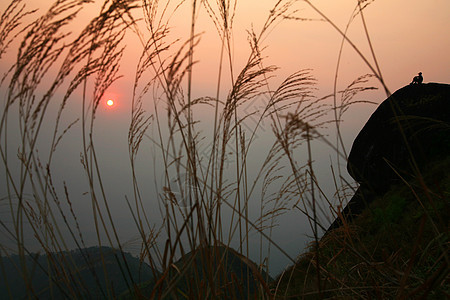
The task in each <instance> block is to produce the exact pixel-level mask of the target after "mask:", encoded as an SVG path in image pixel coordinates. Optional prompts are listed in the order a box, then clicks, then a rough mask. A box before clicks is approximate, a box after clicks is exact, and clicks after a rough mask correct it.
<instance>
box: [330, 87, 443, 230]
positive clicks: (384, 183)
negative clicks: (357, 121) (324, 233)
mask: <svg viewBox="0 0 450 300" xmlns="http://www.w3.org/2000/svg"><path fill="white" fill-rule="evenodd" d="M449 154H450V85H448V84H439V83H428V84H416V85H408V86H405V87H403V88H401V89H399V90H398V91H396V92H395V93H394V94H392V95H391V96H390V97H389V98H387V99H386V100H385V101H384V102H383V103H381V104H380V106H379V107H378V108H377V109H376V111H375V112H374V113H373V114H372V116H371V117H370V118H369V120H368V121H367V123H366V124H365V126H364V127H363V129H362V130H361V131H360V133H359V134H358V136H357V137H356V139H355V141H354V142H353V146H352V149H351V151H350V154H349V157H348V164H347V169H348V172H349V173H350V175H351V176H352V177H353V178H354V179H355V180H356V181H357V182H358V183H359V184H360V187H359V189H358V191H357V192H356V193H355V195H354V197H353V198H352V199H351V200H350V202H349V203H348V205H347V207H346V208H345V209H344V211H343V216H344V217H346V218H352V217H354V216H355V215H357V214H359V213H360V212H361V211H362V210H363V209H364V208H365V207H366V206H367V204H368V203H370V201H371V199H372V198H373V197H374V196H376V195H380V194H382V193H384V192H386V191H387V190H388V189H389V187H390V186H391V185H392V184H395V183H397V182H400V181H401V180H402V179H405V180H407V179H410V178H412V177H414V176H416V175H417V174H418V173H417V172H419V171H420V170H421V169H423V168H424V167H425V166H426V165H427V164H428V163H429V162H431V161H436V160H439V159H442V158H443V157H446V156H448V155H449ZM340 224H341V220H339V219H337V220H336V221H335V222H334V223H333V224H332V225H331V226H330V229H333V228H336V227H339V226H340Z"/></svg>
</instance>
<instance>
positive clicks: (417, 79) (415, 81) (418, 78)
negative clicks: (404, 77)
mask: <svg viewBox="0 0 450 300" xmlns="http://www.w3.org/2000/svg"><path fill="white" fill-rule="evenodd" d="M422 81H423V77H422V72H419V75H417V76H414V78H413V80H412V82H411V84H421V83H422Z"/></svg>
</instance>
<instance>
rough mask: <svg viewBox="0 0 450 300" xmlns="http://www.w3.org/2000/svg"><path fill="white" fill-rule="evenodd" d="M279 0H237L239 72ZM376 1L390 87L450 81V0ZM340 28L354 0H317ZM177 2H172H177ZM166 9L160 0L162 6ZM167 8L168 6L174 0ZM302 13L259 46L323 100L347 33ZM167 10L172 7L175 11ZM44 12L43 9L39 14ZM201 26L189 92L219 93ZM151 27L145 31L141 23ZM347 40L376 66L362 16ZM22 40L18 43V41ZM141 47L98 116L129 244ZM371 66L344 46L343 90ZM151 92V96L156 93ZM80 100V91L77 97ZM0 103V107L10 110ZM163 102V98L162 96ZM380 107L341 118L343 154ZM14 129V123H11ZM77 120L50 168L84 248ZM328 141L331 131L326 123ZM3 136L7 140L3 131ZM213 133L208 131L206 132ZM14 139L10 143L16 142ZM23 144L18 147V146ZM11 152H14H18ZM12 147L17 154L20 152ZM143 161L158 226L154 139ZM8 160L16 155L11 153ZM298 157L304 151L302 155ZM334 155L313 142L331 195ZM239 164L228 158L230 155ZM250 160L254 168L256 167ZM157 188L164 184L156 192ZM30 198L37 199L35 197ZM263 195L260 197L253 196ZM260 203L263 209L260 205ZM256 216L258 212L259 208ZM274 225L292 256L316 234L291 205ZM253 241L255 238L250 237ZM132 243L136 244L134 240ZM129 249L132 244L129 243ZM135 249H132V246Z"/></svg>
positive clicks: (91, 240)
mask: <svg viewBox="0 0 450 300" xmlns="http://www.w3.org/2000/svg"><path fill="white" fill-rule="evenodd" d="M5 2H7V1H2V3H0V11H4V9H5V7H6V3H5ZM41 2H42V1H37V0H29V1H25V3H27V5H28V7H30V8H40V9H43V8H42V5H41ZM160 2H163V1H160ZM275 2H276V1H267V0H264V1H261V0H252V1H251V0H242V1H238V3H237V7H236V13H235V18H234V23H233V35H232V61H233V71H234V74H232V75H233V76H234V78H235V77H236V76H237V74H238V72H239V71H240V69H241V68H242V67H243V65H244V63H245V62H246V61H247V59H248V55H249V53H250V49H249V45H248V42H247V38H248V30H250V29H251V28H253V29H254V30H255V32H259V31H260V29H261V26H262V25H263V23H264V21H265V19H266V18H267V15H268V13H269V11H270V9H271V8H272V7H273V5H274V4H275ZM366 2H370V5H369V6H368V7H367V8H366V9H365V10H364V12H365V14H364V16H365V21H366V24H367V27H368V32H369V34H370V38H371V42H372V45H373V49H374V50H375V53H376V57H377V59H378V63H379V67H380V69H381V71H382V75H383V77H384V80H385V82H386V85H387V87H388V88H389V90H390V91H391V92H394V91H395V90H397V89H399V88H401V87H402V86H404V85H406V84H409V82H410V81H411V79H412V77H413V76H414V75H416V74H417V73H418V72H419V71H420V72H422V73H423V76H424V81H425V82H443V83H448V82H449V79H450V59H449V58H448V54H449V53H450V38H449V28H450V1H448V0H428V1H419V0H396V1H392V0H376V1H366ZM312 3H313V4H314V5H316V6H317V8H318V9H320V10H321V11H322V12H323V13H324V14H325V15H326V16H327V17H328V18H330V19H331V20H332V21H333V22H334V23H335V24H336V26H337V27H339V28H340V29H341V30H345V27H346V25H347V23H348V21H349V18H350V17H351V16H352V13H353V11H354V9H355V5H356V3H357V2H356V1H353V0H342V1H330V0H317V1H312ZM175 4H176V3H175V2H174V4H173V5H172V6H173V7H174V5H175ZM160 5H161V6H162V4H160ZM172 6H171V7H172ZM294 7H295V9H296V12H295V13H294V14H293V15H292V16H293V17H297V18H305V19H311V20H309V21H298V20H283V22H280V23H279V24H277V25H276V26H275V27H274V28H273V29H272V30H271V31H270V33H269V34H268V35H266V36H265V38H264V40H263V45H264V46H266V47H267V48H266V49H265V50H264V52H263V54H264V55H265V56H266V59H265V61H264V63H265V65H276V66H278V67H279V70H277V71H276V72H275V73H274V74H275V75H276V77H275V78H274V79H273V80H272V84H273V86H271V88H275V87H276V85H277V84H279V83H280V82H281V81H282V80H283V79H284V78H286V77H287V76H288V75H289V74H292V73H294V72H296V71H298V70H300V69H312V71H311V73H312V75H314V76H315V77H316V78H317V80H318V83H317V92H316V95H317V96H318V97H322V96H325V95H328V94H330V93H332V92H333V82H334V78H335V71H336V64H337V58H338V53H339V48H340V44H341V41H342V37H341V36H340V34H339V33H338V32H337V31H336V29H334V28H333V27H332V26H331V25H330V24H329V23H327V22H323V21H321V20H320V19H321V17H320V16H319V15H318V14H317V13H315V12H314V11H313V10H312V8H311V7H309V6H308V5H307V4H306V3H304V2H303V1H298V3H296V4H295V6H294ZM96 9H98V5H97V6H96V5H91V8H90V9H88V10H86V11H85V12H83V14H82V17H80V19H79V21H78V22H77V23H76V24H77V25H76V26H74V27H73V28H71V30H73V31H74V33H77V32H79V30H81V28H83V26H84V25H83V26H81V25H80V24H83V22H85V21H87V20H88V17H89V16H93V15H95V13H96ZM190 9H191V6H190V1H187V2H186V3H185V4H184V5H182V6H181V7H180V8H179V9H178V10H177V11H176V12H175V13H174V14H173V15H171V19H170V24H171V27H172V29H171V33H170V35H169V36H168V38H169V39H172V40H176V39H180V40H181V42H184V41H185V40H186V39H187V37H188V35H189V30H190V22H191V20H190V18H191V16H190ZM169 11H170V9H169ZM39 13H40V12H38V14H39ZM196 26H197V27H196V31H197V32H198V33H201V39H200V44H199V45H198V46H197V50H196V52H195V56H194V59H195V60H196V61H197V63H196V65H195V66H194V76H193V91H192V92H193V95H194V97H200V96H211V97H215V95H216V85H217V78H218V72H219V71H218V70H219V62H218V60H219V57H220V39H219V37H218V35H217V31H216V28H215V27H214V25H213V23H212V22H211V20H210V19H209V17H208V15H207V13H206V11H205V10H204V8H200V11H199V14H198V20H197V25H196ZM142 30H143V31H145V30H144V29H142ZM348 37H349V38H350V39H351V40H352V41H353V42H354V43H355V44H356V46H357V47H358V48H359V49H360V50H361V52H362V53H363V54H364V55H365V56H366V57H367V59H368V60H369V61H370V63H372V64H373V59H372V57H371V54H370V51H369V47H368V43H367V39H366V36H365V34H364V31H363V27H362V23H361V18H360V17H359V16H357V17H356V18H355V20H354V21H353V22H352V24H351V26H350V28H349V31H348ZM14 45H15V46H17V44H14ZM141 51H142V45H141V43H140V42H139V40H138V39H137V37H136V36H135V35H133V34H130V35H129V36H128V37H127V49H126V52H125V55H124V58H123V62H122V64H121V69H120V73H121V74H122V75H123V77H122V78H121V79H119V80H118V81H116V82H115V83H114V84H113V85H112V86H111V87H110V88H109V89H108V90H107V91H106V94H105V97H104V98H105V100H106V99H109V98H111V99H114V101H115V105H114V106H113V107H111V108H109V107H107V106H106V105H104V103H102V105H101V106H100V109H99V111H98V114H97V118H96V121H95V122H96V123H95V124H96V127H95V129H94V137H95V142H96V147H97V153H98V154H99V162H100V166H101V170H102V176H103V179H104V186H105V190H106V194H107V195H106V196H107V198H108V201H109V204H110V206H111V212H112V215H113V217H114V219H115V222H116V226H117V227H118V228H119V230H118V231H119V234H120V236H121V238H122V240H123V241H124V242H127V241H130V240H133V239H134V238H135V237H138V234H137V232H136V229H135V225H134V222H133V220H132V217H131V214H130V213H129V210H128V207H127V205H126V202H125V196H126V197H127V198H128V199H133V194H132V186H131V181H130V176H131V171H130V166H129V158H128V146H127V134H128V127H129V123H130V115H131V103H130V102H131V101H130V99H131V97H132V87H133V79H134V72H135V69H136V64H137V57H138V56H139V55H140V53H141ZM14 58H15V48H14V47H12V48H10V49H9V53H8V55H6V56H5V57H4V58H3V59H2V60H1V61H0V70H1V71H2V72H3V71H5V70H6V68H8V67H9V66H10V65H11V62H12V60H13V59H14ZM224 65H225V68H224V69H225V70H224V71H223V74H222V75H223V84H222V88H221V90H220V97H221V98H222V99H223V98H225V97H226V95H227V92H228V89H229V82H230V77H231V74H230V72H229V69H228V67H227V64H226V63H225V64H224ZM367 73H371V71H370V69H369V68H368V67H367V65H366V64H365V63H364V62H363V60H362V59H361V58H360V57H359V56H358V55H357V54H356V52H355V51H354V50H353V49H352V48H351V47H350V46H349V45H348V44H345V45H344V48H343V55H342V60H341V68H340V71H339V76H338V89H340V90H341V89H344V88H345V87H346V86H347V85H348V84H350V83H351V82H352V81H353V80H354V79H356V78H357V77H358V76H360V75H364V74H367ZM371 84H373V85H375V86H377V87H378V88H379V90H378V91H375V92H370V93H363V94H361V96H360V99H361V100H370V101H374V102H376V103H380V102H381V101H383V100H384V99H385V98H386V94H385V92H384V90H383V89H382V88H381V85H380V84H379V83H378V82H376V81H375V80H373V81H371ZM6 86H7V84H5V83H4V84H3V85H2V86H0V92H1V96H2V97H5V95H6V88H5V87H6ZM150 95H151V94H150ZM77 97H78V98H77ZM79 97H81V90H78V91H76V92H75V94H74V95H73V96H72V98H71V100H70V101H69V103H68V105H67V108H66V111H65V112H64V114H63V117H64V121H63V123H64V124H66V125H67V124H70V123H71V122H72V121H74V120H75V119H77V118H79V117H80V115H81V104H80V101H79ZM153 101H156V100H155V99H152V98H151V96H149V98H148V101H147V102H145V107H146V108H147V109H148V111H149V113H152V112H153V103H154V102H153ZM3 103H4V101H2V107H1V108H0V109H1V112H3V110H4V104H3ZM161 104H162V103H161ZM259 105H260V104H257V103H256V102H255V103H253V102H252V103H250V104H249V107H247V108H246V109H248V110H249V111H251V110H252V109H258V108H259ZM375 108H376V106H374V105H369V104H357V105H355V106H354V107H353V108H351V109H350V110H349V111H348V112H347V114H346V115H345V118H344V119H345V120H344V121H345V122H344V123H343V125H342V130H343V137H344V141H345V143H346V147H347V151H349V150H350V147H351V143H352V141H353V139H354V138H355V136H356V134H357V133H358V132H359V130H360V129H361V128H362V126H363V125H364V123H365V121H366V120H367V118H368V117H369V116H370V114H371V113H372V112H373V111H374V109H375ZM56 110H57V107H50V109H49V111H50V112H49V116H52V115H54V113H55V111H56ZM211 112H212V110H211V109H208V108H206V107H205V108H204V109H199V110H198V111H195V112H194V115H195V117H196V118H197V119H198V120H199V121H201V122H204V124H202V123H201V124H200V125H199V126H200V128H202V129H204V130H205V136H208V134H210V132H209V133H208V128H209V126H210V124H211V123H210V122H211V120H212V118H211ZM52 121H53V122H54V119H53V120H52V119H51V117H49V120H48V122H47V123H45V124H44V127H43V131H42V134H41V136H42V138H40V141H39V153H40V154H41V155H42V156H43V157H46V155H45V153H46V151H47V152H48V149H46V143H48V139H49V136H50V134H51V133H52V124H54V123H52ZM255 124H256V123H255V122H254V119H252V118H249V119H248V120H247V123H246V126H248V127H249V128H252V126H253V127H254V126H255ZM263 125H264V126H266V127H264V128H262V129H261V130H259V131H258V132H257V140H256V141H255V146H254V149H255V150H252V151H255V152H254V154H251V157H252V160H250V161H249V165H250V170H249V173H252V172H256V169H255V170H252V169H251V168H253V166H255V168H256V166H257V165H258V163H260V160H262V159H264V154H265V153H264V150H265V149H267V148H268V147H269V145H270V143H271V142H272V141H273V138H272V137H271V135H270V127H269V124H268V123H267V124H263ZM14 126H16V127H14ZM15 128H16V129H17V124H14V122H12V123H11V125H10V126H9V131H8V135H9V136H8V138H9V139H10V140H13V141H14V140H15V141H17V138H16V139H15V137H14V130H15ZM80 131H81V126H79V124H78V125H76V126H74V127H73V128H72V129H71V130H70V131H69V132H68V134H67V135H66V136H65V137H64V139H63V140H62V142H61V144H60V145H59V148H58V149H57V151H56V152H55V158H54V162H53V169H52V170H53V171H52V172H53V174H54V177H55V185H56V186H57V189H58V190H59V191H62V186H63V183H64V182H65V184H66V185H67V186H68V189H69V192H70V195H71V200H72V202H73V205H74V210H75V211H76V212H77V216H78V218H79V221H80V223H81V228H82V230H83V232H84V234H85V237H86V242H87V244H88V245H92V244H95V243H96V242H95V241H96V237H95V231H94V228H93V226H92V224H93V218H92V208H91V201H90V197H89V196H88V195H87V194H86V192H88V187H87V186H86V178H85V175H84V174H83V170H82V166H81V163H80V152H81V146H80V145H81V137H80ZM326 133H328V134H329V138H330V139H334V137H333V136H332V134H333V131H332V130H329V131H327V132H326ZM1 134H2V139H3V136H4V135H3V134H4V133H1ZM148 134H149V136H151V137H155V135H156V127H155V126H151V127H150V128H149V131H148ZM209 137H210V135H209ZM13 143H14V142H10V145H9V146H8V147H9V148H10V150H9V151H11V149H14V146H12V145H11V144H13ZM2 145H3V144H2ZM200 147H203V148H201V149H200V152H201V155H205V156H207V155H208V149H210V148H209V147H210V142H208V140H205V141H204V142H203V143H202V144H201V146H200ZM16 149H17V148H16ZM14 151H15V150H14ZM14 151H13V152H14ZM140 151H141V152H140V156H139V158H138V163H139V164H138V168H137V175H138V178H139V181H140V183H141V184H142V192H143V198H144V199H146V203H145V205H146V210H147V213H148V216H149V218H150V220H151V221H152V222H154V224H156V225H159V224H160V223H161V216H160V204H158V201H159V200H158V195H157V192H161V186H159V187H158V188H157V187H155V185H154V183H155V182H161V181H162V180H163V174H162V173H161V172H160V169H159V168H160V167H161V164H160V162H159V161H158V159H159V156H158V153H159V149H158V148H157V147H156V146H155V145H154V143H152V142H151V141H150V140H149V139H145V141H144V143H143V146H142V148H141V150H140ZM9 157H10V158H11V159H13V158H15V157H16V156H15V155H10V156H9ZM299 157H301V155H300V156H299ZM333 159H335V155H334V154H333V151H331V150H329V149H328V148H326V147H324V146H323V144H321V143H317V144H315V145H314V160H315V162H314V163H315V168H316V169H317V175H318V177H319V180H320V181H321V185H322V186H323V188H324V190H325V191H326V192H327V193H330V195H328V197H330V198H332V196H333V195H332V193H333V185H332V180H331V175H330V167H329V165H330V160H333ZM12 163H13V164H15V163H17V162H12ZM228 163H229V164H231V165H232V164H233V162H232V161H230V162H228ZM253 164H254V165H253ZM0 170H1V171H2V172H1V175H0V179H1V180H2V182H4V178H5V177H4V176H5V175H4V166H3V165H1V167H0ZM158 189H159V190H158ZM6 196H7V192H6V187H5V185H4V183H1V184H0V198H2V197H6ZM30 198H32V196H31V195H30ZM255 201H257V199H255ZM0 207H1V210H2V211H1V213H2V218H3V216H4V215H6V214H7V213H6V212H5V211H7V207H6V206H3V205H2V206H0ZM255 207H257V206H255ZM255 215H256V214H255ZM279 223H280V226H278V227H277V228H276V229H275V230H274V232H273V239H274V240H275V242H277V243H278V244H279V245H280V246H281V247H283V248H284V249H285V250H286V251H287V252H288V253H289V254H290V255H291V256H292V257H295V256H296V255H298V254H299V253H300V252H301V251H302V249H303V248H304V246H305V242H306V241H308V240H309V238H306V237H305V234H310V232H311V230H310V229H309V225H308V224H307V222H306V219H305V218H304V216H303V215H302V214H301V213H300V212H299V211H295V210H293V211H291V212H289V213H288V214H286V215H284V216H283V217H282V218H280V220H279ZM253 240H255V241H256V240H257V238H256V236H255V237H252V241H253ZM129 245H131V244H129ZM126 249H127V248H126ZM129 249H130V250H135V249H134V248H133V247H131V246H130V247H129ZM257 250H258V249H256V250H254V251H253V252H252V255H253V257H254V259H257V255H256V253H257ZM272 256H273V257H272V259H273V261H272V263H271V267H272V268H271V273H272V274H273V275H275V274H278V273H279V272H280V271H281V270H282V269H283V268H284V267H285V266H286V265H287V264H288V263H289V262H288V260H287V259H285V258H284V257H283V255H281V254H280V253H279V252H277V251H276V250H273V251H272Z"/></svg>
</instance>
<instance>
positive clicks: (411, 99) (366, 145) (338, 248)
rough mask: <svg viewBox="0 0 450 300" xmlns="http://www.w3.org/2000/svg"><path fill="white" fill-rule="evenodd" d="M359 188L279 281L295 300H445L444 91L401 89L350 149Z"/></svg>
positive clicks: (447, 140)
mask: <svg viewBox="0 0 450 300" xmlns="http://www.w3.org/2000/svg"><path fill="white" fill-rule="evenodd" d="M348 169H349V172H350V174H351V175H352V176H353V178H355V179H356V180H357V181H358V182H359V183H360V188H359V189H358V191H357V192H356V193H355V196H354V197H353V198H352V199H351V201H350V203H349V205H347V207H346V208H345V210H344V211H343V212H342V214H341V215H340V216H339V218H338V219H336V221H335V222H334V223H333V224H332V225H331V226H330V228H329V230H328V231H327V232H326V234H325V235H324V236H323V237H322V239H321V240H320V241H319V244H318V245H312V246H311V248H310V249H309V251H307V252H306V253H304V254H302V255H301V256H300V257H299V259H298V261H297V263H296V264H295V265H293V266H291V267H290V268H289V269H287V270H286V271H285V272H284V273H283V274H281V275H280V276H279V278H278V279H277V280H276V284H277V286H278V287H279V292H278V293H279V294H280V295H286V296H290V297H294V298H295V297H297V298H302V299H322V298H333V299H336V298H338V299H394V298H396V299H419V298H420V299H445V298H448V297H449V292H450V282H449V281H448V276H449V274H450V269H449V258H448V253H449V250H450V248H449V244H448V240H449V232H448V228H449V227H448V220H449V219H450V202H449V197H450V172H448V170H449V169H450V85H447V84H437V83H429V84H417V85H410V86H406V87H404V88H402V89H400V90H398V91H396V92H395V93H394V94H393V95H392V96H391V97H389V98H388V99H386V100H385V101H384V102H383V103H382V104H381V105H380V106H379V107H378V109H377V110H376V111H375V112H374V113H373V115H372V116H371V117H370V119H369V120H368V121H367V123H366V125H365V126H364V128H363V129H362V130H361V132H360V133H359V135H358V136H357V138H356V139H355V141H354V143H353V147H352V150H351V153H350V156H349V160H348Z"/></svg>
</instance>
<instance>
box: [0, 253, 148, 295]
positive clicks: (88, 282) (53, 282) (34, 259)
mask: <svg viewBox="0 0 450 300" xmlns="http://www.w3.org/2000/svg"><path fill="white" fill-rule="evenodd" d="M102 257H103V258H102ZM1 260H2V263H1V266H2V269H3V270H2V271H3V272H0V298H1V299H8V298H12V299H26V298H28V297H27V287H26V283H25V280H24V278H23V272H22V270H21V265H20V257H19V256H17V255H12V256H10V257H2V258H1ZM25 261H26V265H27V270H28V272H29V273H28V277H29V278H30V281H31V285H32V289H33V294H32V295H34V297H35V298H36V299H73V298H74V297H75V298H76V299H108V298H116V297H117V296H118V295H119V294H121V293H123V292H124V291H126V290H128V289H129V287H131V286H133V284H139V283H141V282H144V281H148V280H150V279H151V278H152V277H153V274H152V271H151V269H150V267H149V266H148V265H147V264H145V263H142V262H141V261H140V260H139V259H138V258H135V257H133V256H132V255H131V254H129V253H125V252H121V251H119V250H114V249H112V248H110V247H101V248H99V247H91V248H86V249H81V250H74V251H69V252H59V253H51V254H50V255H39V254H33V255H27V256H26V257H25ZM49 262H50V263H49ZM49 265H50V266H51V267H49ZM105 274H106V275H107V276H105ZM5 275H6V277H5ZM106 278H107V279H106Z"/></svg>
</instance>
